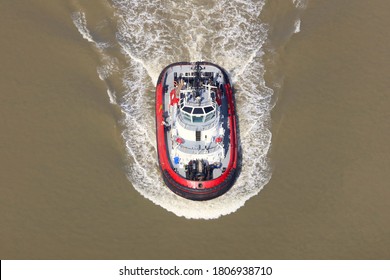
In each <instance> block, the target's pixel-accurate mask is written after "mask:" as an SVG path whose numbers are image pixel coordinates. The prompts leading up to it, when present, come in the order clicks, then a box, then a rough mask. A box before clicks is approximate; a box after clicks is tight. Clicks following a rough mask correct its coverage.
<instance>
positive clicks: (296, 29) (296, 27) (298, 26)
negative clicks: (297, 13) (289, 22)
mask: <svg viewBox="0 0 390 280" xmlns="http://www.w3.org/2000/svg"><path fill="white" fill-rule="evenodd" d="M300 31H301V20H300V19H297V20H296V21H295V22H294V33H299V32H300Z"/></svg>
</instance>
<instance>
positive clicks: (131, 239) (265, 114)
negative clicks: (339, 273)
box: [0, 0, 390, 259]
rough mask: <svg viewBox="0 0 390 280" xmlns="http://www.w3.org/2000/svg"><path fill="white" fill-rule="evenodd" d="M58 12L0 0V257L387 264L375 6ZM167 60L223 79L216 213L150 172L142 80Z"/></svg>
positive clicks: (382, 80)
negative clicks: (233, 116) (228, 108)
mask: <svg viewBox="0 0 390 280" xmlns="http://www.w3.org/2000/svg"><path fill="white" fill-rule="evenodd" d="M65 2H66V1H33V2H28V3H27V1H11V0H5V1H1V2H0V38H1V44H0V53H1V67H0V100H1V102H0V131H1V133H0V155H1V156H0V258H1V259H389V258H390V223H389V222H388V221H389V220H390V207H389V200H390V172H389V170H390V145H389V143H390V122H389V119H390V110H389V109H388V108H389V107H390V94H389V86H390V79H389V74H388V73H390V55H389V54H388V50H389V49H390V31H389V29H388V26H390V17H388V13H387V11H389V10H390V3H388V2H387V1H379V0H374V1H370V3H368V2H367V1H363V0H355V1H347V0H330V1H314V0H312V1H307V2H304V1H300V2H299V1H282V0H277V1H265V3H264V6H263V1H248V3H249V4H248V5H247V6H243V5H241V6H240V7H239V5H238V4H235V2H234V1H227V2H226V5H227V10H229V11H232V13H230V15H226V16H224V17H223V18H218V16H217V15H218V14H220V13H221V7H219V6H218V5H217V4H216V3H217V2H215V3H214V2H213V1H200V0H198V1H187V2H185V4H174V3H173V2H171V1H159V2H158V3H159V4H158V5H156V4H154V2H156V1H141V2H142V3H141V2H139V1H135V0H129V1H93V2H94V3H90V1H86V0H84V1H82V0H78V1H69V2H68V3H65ZM221 2H224V1H221ZM290 2H291V3H290ZM137 3H138V4H139V5H138V6H137ZM156 3H157V2H156ZM181 5H183V6H181ZM186 5H193V6H191V7H192V8H191V9H187V8H189V7H190V6H186ZM299 5H301V6H299ZM165 6H167V7H169V10H166V9H165V8H164V7H165ZM145 7H146V8H145ZM194 7H195V8H194ZM238 7H239V8H238ZM222 8H223V7H222ZM143 9H146V10H147V11H148V12H147V13H146V15H145V13H144V10H143ZM158 9H159V10H158ZM171 10H174V11H183V12H182V13H178V12H174V13H173V15H170V12H171ZM188 10H189V11H190V12H188ZM184 11H187V12H188V14H186V12H184ZM205 11H207V13H206V12H205ZM233 11H235V13H236V14H234V13H233ZM156 12H158V13H156ZM156 14H159V16H158V17H157V16H156V17H155V18H153V17H152V18H148V17H147V16H148V15H156ZM174 15H175V16H177V18H175V16H174ZM191 16H192V22H196V27H194V26H192V25H191V24H189V25H188V26H187V25H185V24H184V25H180V24H177V22H186V21H185V19H186V17H190V18H191ZM143 17H146V18H143ZM181 17H182V18H181ZM138 18H139V19H140V21H141V20H144V22H147V23H148V24H149V25H147V24H144V25H139V24H140V21H137V20H134V19H138ZM145 19H148V20H149V21H146V20H145ZM211 19H213V20H211ZM121 20H122V23H123V21H124V22H126V25H123V24H122V25H121ZM174 20H177V21H174ZM226 21H228V23H226ZM205 22H207V24H208V25H205V26H209V27H210V28H211V27H212V29H211V31H210V30H207V28H205V26H204V25H202V24H204V23H205ZM124 26H125V27H126V28H123V27H124ZM183 26H184V27H183ZM248 26H252V29H251V28H249V27H248ZM138 27H139V29H137V28H138ZM132 28H134V29H132ZM159 28H160V29H159ZM165 28H167V29H168V30H174V32H173V33H175V34H176V35H175V36H174V37H173V38H171V37H169V36H171V35H170V33H169V32H168V33H166V29H165ZM224 28H225V29H224ZM229 28H230V29H229ZM235 28H238V29H235ZM240 28H241V29H240ZM219 29H221V30H229V31H231V32H230V33H228V32H227V34H225V33H224V34H222V35H221V34H219V33H218V30H219ZM140 30H141V31H140ZM156 30H159V32H157V33H155V32H156ZM183 30H184V31H183ZM187 31H188V32H187ZM233 31H234V32H233ZM236 31H239V32H236ZM240 32H241V33H240ZM294 32H295V33H294ZM156 34H157V35H156ZM148 36H149V37H148ZM240 36H242V37H240ZM156 38H157V39H156ZM188 38H189V40H191V42H193V43H192V44H188V45H180V44H179V43H177V42H178V41H179V42H180V41H185V40H187V39H188ZM232 38H233V39H235V40H229V39H232ZM174 39H176V41H175V42H176V43H175V44H170V43H171V42H170V41H169V40H174ZM179 39H180V40H179ZM153 40H155V41H153ZM107 41H108V42H110V43H111V46H109V47H107V46H104V45H101V44H100V45H99V43H101V42H107ZM210 42H211V43H210ZM232 56H235V57H233V59H232V58H231V57H232ZM229 57H230V58H229ZM239 58H240V59H242V60H240V59H239ZM175 59H177V60H179V59H180V60H196V59H205V60H214V61H215V62H217V63H218V64H220V65H222V66H224V67H225V68H226V69H227V70H228V71H230V72H231V73H232V77H233V80H234V81H235V83H236V90H237V92H236V99H237V103H238V106H239V110H238V111H239V117H240V134H241V142H242V153H243V160H244V161H245V162H243V168H242V172H241V174H240V177H239V178H238V180H237V186H236V188H233V189H232V190H231V192H230V193H231V194H230V196H229V194H227V195H226V197H224V198H221V199H219V200H216V201H215V202H208V203H203V204H202V203H193V202H187V201H185V200H181V199H179V198H176V197H175V196H174V195H172V194H171V193H170V192H169V191H166V189H165V188H164V186H163V185H162V183H161V181H160V179H159V173H158V168H157V167H156V166H155V150H154V148H153V147H154V146H153V145H154V144H153V141H152V140H153V139H154V138H153V137H154V132H153V131H152V130H153V126H154V124H153V110H152V108H153V106H152V105H153V102H154V101H153V78H154V77H155V76H156V73H157V74H158V72H159V69H161V67H162V66H164V65H165V64H168V63H169V61H172V60H175ZM172 62H173V61H172ZM153 64H154V65H155V67H154V68H153V67H152V66H151V65H153ZM242 64H245V65H247V66H246V67H242ZM138 72H139V73H141V74H139V76H138ZM99 76H100V77H99ZM138 91H144V92H145V100H139V99H137V98H138V97H137V96H138V95H137V94H135V93H136V92H138ZM107 93H109V94H107ZM251 93H256V94H254V95H250V94H251ZM249 97H250V98H249ZM132 98H133V99H132ZM257 98H258V99H257ZM253 103H254V104H255V105H258V104H260V105H261V106H252V107H251V104H253ZM136 105H137V106H136ZM138 105H139V106H138ZM245 112H247V114H248V115H251V116H250V117H247V116H245V114H244V113H245ZM251 117H253V118H251ZM143 122H144V123H143ZM137 124H141V126H140V127H145V128H146V129H145V130H146V131H145V132H143V133H144V135H145V139H144V140H142V141H144V142H142V141H139V140H137V139H139V137H140V136H139V135H138V134H137V133H139V129H135V128H137V126H136V125H137ZM149 130H150V131H151V132H149ZM141 135H142V134H141ZM264 135H266V137H263V136H264ZM149 136H150V139H151V140H150V139H149V138H148V137H149ZM271 136H272V137H271ZM252 149H253V150H252ZM144 150H146V152H147V153H146V154H144V153H143V151H144ZM142 158H144V159H145V162H146V163H147V164H148V165H142V164H143V162H142V160H141V159H142ZM145 166H147V167H148V166H149V167H150V169H147V171H146V172H145V173H143V174H141V175H140V173H142V172H141V171H140V170H142V168H144V169H145ZM256 170H259V172H255V171H256ZM263 187H264V188H263ZM240 190H242V191H240ZM232 194H234V195H232ZM209 213H212V214H210V215H209Z"/></svg>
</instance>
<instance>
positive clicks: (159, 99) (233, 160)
mask: <svg viewBox="0 0 390 280" xmlns="http://www.w3.org/2000/svg"><path fill="white" fill-rule="evenodd" d="M180 64H186V65H188V64H190V63H188V62H182V63H175V64H171V65H168V66H167V67H166V68H165V69H164V70H163V71H162V72H161V74H160V77H159V79H158V81H157V87H156V138H157V152H158V160H159V166H160V169H161V171H162V175H163V179H164V182H165V183H166V185H167V186H168V187H169V188H170V189H171V190H172V191H173V192H174V193H176V194H178V195H180V196H182V197H185V198H187V199H191V200H209V199H212V198H215V197H218V196H220V195H222V194H224V193H225V192H226V191H227V190H228V189H229V188H230V187H231V186H232V185H233V183H234V181H235V178H236V169H237V149H238V146H237V134H236V111H235V103H234V96H233V89H232V88H231V85H230V84H229V83H227V84H225V92H226V96H227V99H228V108H229V109H228V118H229V130H230V135H229V136H230V145H231V148H230V161H229V164H228V166H227V168H226V170H225V172H223V173H222V175H221V176H219V177H218V178H215V179H212V180H208V181H190V180H187V179H186V178H184V177H182V176H180V175H179V174H177V173H176V172H175V171H174V170H173V168H172V164H171V162H170V160H169V156H168V151H167V143H166V141H167V139H166V137H165V133H164V125H162V122H163V111H164V107H163V106H164V104H163V83H164V80H163V79H164V77H165V73H166V70H167V69H168V68H169V67H171V66H174V65H180ZM201 64H208V65H213V66H216V67H218V68H220V67H219V66H217V65H215V64H212V63H208V62H201ZM220 69H221V68H220ZM221 70H222V72H223V73H224V75H226V80H228V77H227V74H226V72H225V71H224V70H223V69H221Z"/></svg>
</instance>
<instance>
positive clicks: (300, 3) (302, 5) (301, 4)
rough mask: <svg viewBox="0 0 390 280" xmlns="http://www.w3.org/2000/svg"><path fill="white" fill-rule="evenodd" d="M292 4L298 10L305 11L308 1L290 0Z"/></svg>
mask: <svg viewBox="0 0 390 280" xmlns="http://www.w3.org/2000/svg"><path fill="white" fill-rule="evenodd" d="M292 1H293V4H294V6H295V7H296V8H298V9H305V8H306V7H307V4H308V2H307V1H308V0H292Z"/></svg>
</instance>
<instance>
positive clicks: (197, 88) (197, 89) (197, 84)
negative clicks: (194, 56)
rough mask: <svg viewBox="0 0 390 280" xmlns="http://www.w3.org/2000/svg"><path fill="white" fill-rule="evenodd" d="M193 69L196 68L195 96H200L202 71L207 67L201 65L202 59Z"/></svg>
mask: <svg viewBox="0 0 390 280" xmlns="http://www.w3.org/2000/svg"><path fill="white" fill-rule="evenodd" d="M193 69H194V70H195V97H198V96H200V78H201V72H202V70H203V69H205V67H202V66H200V61H197V62H196V63H195V66H194V68H193Z"/></svg>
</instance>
